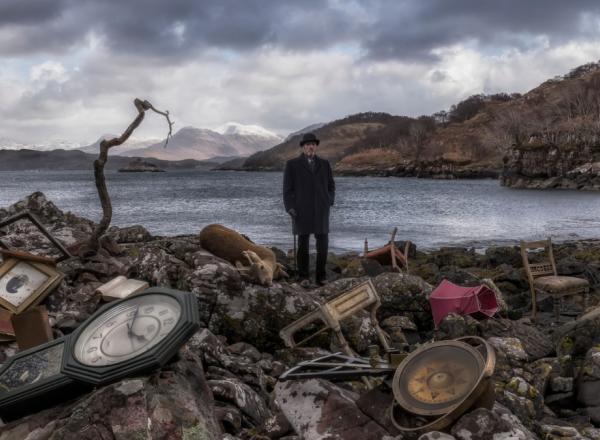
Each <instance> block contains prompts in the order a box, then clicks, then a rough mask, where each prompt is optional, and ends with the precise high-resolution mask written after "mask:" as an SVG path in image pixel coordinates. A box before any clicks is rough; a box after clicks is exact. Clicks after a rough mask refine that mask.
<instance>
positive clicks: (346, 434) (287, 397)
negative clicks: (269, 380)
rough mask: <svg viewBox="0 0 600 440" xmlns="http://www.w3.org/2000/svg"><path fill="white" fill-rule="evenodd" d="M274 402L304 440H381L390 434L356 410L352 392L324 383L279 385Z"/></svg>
mask: <svg viewBox="0 0 600 440" xmlns="http://www.w3.org/2000/svg"><path fill="white" fill-rule="evenodd" d="M275 399H276V402H277V405H278V407H279V408H280V409H281V411H282V412H283V413H284V414H285V416H286V418H287V419H288V421H289V422H290V424H291V425H292V427H293V428H294V431H295V432H296V433H297V434H298V435H299V436H300V437H301V438H302V439H304V440H325V439H327V440H380V439H382V438H383V437H384V436H386V435H389V433H388V432H386V431H385V430H384V429H383V428H382V427H381V426H379V425H378V424H377V423H376V422H375V421H374V420H373V419H371V418H370V417H367V416H366V415H365V414H364V413H363V412H362V411H360V410H359V409H358V407H357V406H356V403H355V401H356V399H357V396H356V395H355V394H354V393H352V392H349V391H346V390H344V389H342V388H340V387H338V386H336V385H334V384H332V383H331V382H328V381H325V380H321V379H309V380H303V381H289V382H279V383H278V384H277V386H276V387H275Z"/></svg>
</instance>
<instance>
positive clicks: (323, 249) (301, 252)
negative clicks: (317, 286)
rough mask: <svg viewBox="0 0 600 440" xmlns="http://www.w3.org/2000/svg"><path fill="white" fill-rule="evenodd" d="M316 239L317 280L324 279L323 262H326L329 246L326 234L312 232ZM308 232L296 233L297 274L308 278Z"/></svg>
mask: <svg viewBox="0 0 600 440" xmlns="http://www.w3.org/2000/svg"><path fill="white" fill-rule="evenodd" d="M314 235H315V238H316V239H317V267H316V270H315V277H316V279H317V280H320V279H325V264H326V263H327V248H328V246H329V235H328V234H314ZM309 238H310V234H306V235H304V234H302V235H298V255H297V259H298V276H299V277H300V278H308V242H309Z"/></svg>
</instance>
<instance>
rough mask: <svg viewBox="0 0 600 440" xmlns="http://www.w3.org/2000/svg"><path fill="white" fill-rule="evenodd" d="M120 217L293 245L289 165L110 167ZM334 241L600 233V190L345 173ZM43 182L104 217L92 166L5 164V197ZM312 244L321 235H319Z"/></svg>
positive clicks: (171, 229) (53, 196)
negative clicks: (214, 227)
mask: <svg viewBox="0 0 600 440" xmlns="http://www.w3.org/2000/svg"><path fill="white" fill-rule="evenodd" d="M107 183H108V188H109V191H110V193H111V196H112V201H113V207H114V217H113V224H115V225H118V226H126V225H134V224H142V225H144V226H145V227H146V228H148V229H149V230H150V231H151V232H152V233H155V234H161V235H177V234H190V233H197V232H199V231H200V230H201V229H202V227H203V226H205V225H207V224H209V223H221V224H224V225H227V226H229V227H232V228H235V229H237V230H239V231H241V232H244V233H245V234H247V235H248V236H250V238H252V239H253V240H254V241H257V242H259V243H263V244H269V245H274V246H278V247H281V248H283V249H289V248H291V247H292V243H293V241H292V235H291V223H290V219H289V217H288V216H287V214H285V213H284V210H283V202H282V196H281V193H282V174H281V173H266V172H265V173H250V172H235V171H231V172H228V171H220V172H214V171H213V172H210V171H172V172H166V173H154V174H145V173H144V174H137V173H133V174H129V173H117V172H109V173H107ZM336 184H337V196H336V204H335V206H334V209H333V211H332V216H331V227H332V230H331V234H330V249H331V250H333V251H345V250H355V251H362V248H363V242H364V239H365V237H368V239H369V245H370V247H371V248H374V247H377V246H379V245H383V244H385V242H386V241H387V240H388V239H389V234H390V232H391V230H392V229H393V228H394V227H395V226H397V227H398V234H397V239H409V240H412V241H413V242H415V243H416V244H417V247H419V248H436V247H440V246H444V245H457V244H461V245H465V246H475V247H478V248H479V247H486V246H488V245H490V244H507V243H516V241H517V240H518V239H521V238H523V239H538V238H543V237H546V236H551V237H553V239H555V240H557V241H560V240H566V239H574V238H600V194H598V193H591V192H577V191H564V190H563V191H560V190H556V191H534V190H511V189H507V188H503V187H501V186H500V185H499V183H498V182H497V181H493V180H468V181H445V180H430V179H413V178H379V177H337V178H336ZM34 191H42V192H44V193H45V194H46V196H47V197H48V198H49V199H50V200H52V201H54V203H56V205H58V207H59V208H60V209H62V210H66V211H72V212H73V213H75V214H77V215H80V216H84V217H87V218H90V219H92V220H95V221H98V220H99V218H100V216H101V209H100V203H99V201H98V195H97V193H96V189H95V186H94V183H93V174H92V172H91V171H79V172H78V171H56V172H48V171H43V172H35V171H31V172H0V206H2V207H5V206H8V205H10V204H12V203H14V202H16V201H18V200H20V199H22V198H23V197H25V196H27V195H28V194H30V193H32V192H34ZM311 246H312V244H311Z"/></svg>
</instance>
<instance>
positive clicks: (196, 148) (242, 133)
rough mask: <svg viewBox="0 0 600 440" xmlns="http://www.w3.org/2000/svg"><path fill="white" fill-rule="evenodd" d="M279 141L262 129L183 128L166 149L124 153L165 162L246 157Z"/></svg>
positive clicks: (160, 144) (157, 147) (232, 126)
mask: <svg viewBox="0 0 600 440" xmlns="http://www.w3.org/2000/svg"><path fill="white" fill-rule="evenodd" d="M280 142H281V137H280V136H278V135H276V134H274V133H271V132H270V131H268V130H266V129H264V128H262V127H258V126H253V125H242V124H235V123H229V124H225V125H223V126H221V127H219V128H218V129H217V130H209V129H206V128H195V127H184V128H182V129H181V130H179V131H178V132H176V133H175V134H174V135H173V137H172V138H171V139H170V140H169V144H168V146H167V148H164V141H161V142H158V143H156V144H154V145H151V146H149V147H147V148H141V149H135V150H130V151H129V152H128V153H127V154H128V155H136V156H141V157H155V158H157V159H166V160H182V159H196V160H204V159H210V158H212V157H215V156H249V155H250V154H253V153H256V152H257V151H260V150H266V149H269V148H271V147H273V146H274V145H277V144H279V143H280ZM117 154H119V153H117Z"/></svg>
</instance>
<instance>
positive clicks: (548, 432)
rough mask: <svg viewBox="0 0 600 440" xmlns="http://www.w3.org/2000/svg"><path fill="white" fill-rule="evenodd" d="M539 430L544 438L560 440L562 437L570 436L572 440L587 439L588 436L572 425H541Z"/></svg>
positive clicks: (545, 439)
mask: <svg viewBox="0 0 600 440" xmlns="http://www.w3.org/2000/svg"><path fill="white" fill-rule="evenodd" d="M538 432H539V434H540V436H541V438H542V439H544V440H558V439H562V438H568V439H572V440H585V439H586V437H584V436H582V435H581V434H580V433H579V431H578V430H577V429H576V428H574V427H572V426H558V425H546V424H542V425H540V427H539V429H538Z"/></svg>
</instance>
